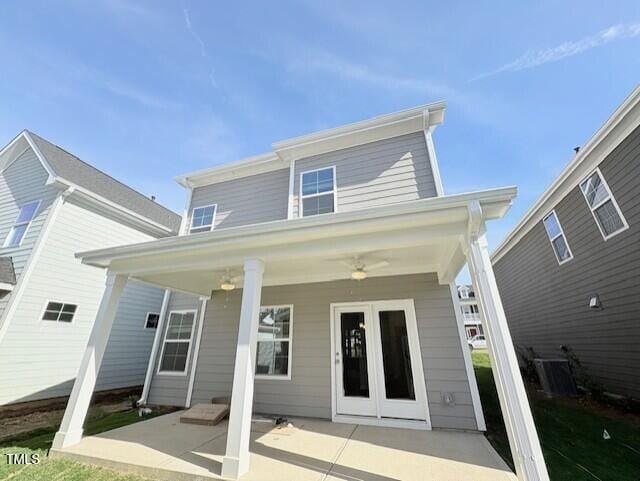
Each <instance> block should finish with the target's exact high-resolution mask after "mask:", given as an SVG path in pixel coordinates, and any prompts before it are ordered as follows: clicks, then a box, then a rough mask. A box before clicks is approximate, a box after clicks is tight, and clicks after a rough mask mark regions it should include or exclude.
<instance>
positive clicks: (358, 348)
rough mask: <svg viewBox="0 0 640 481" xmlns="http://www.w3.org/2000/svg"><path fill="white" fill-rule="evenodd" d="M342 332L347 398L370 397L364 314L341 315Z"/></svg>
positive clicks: (343, 386)
mask: <svg viewBox="0 0 640 481" xmlns="http://www.w3.org/2000/svg"><path fill="white" fill-rule="evenodd" d="M340 330H341V332H342V337H341V339H342V388H343V390H344V395H345V396H352V397H367V398H368V397H369V371H368V368H367V340H366V336H365V325H364V312H343V313H342V314H340Z"/></svg>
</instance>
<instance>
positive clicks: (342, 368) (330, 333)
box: [54, 103, 548, 481]
mask: <svg viewBox="0 0 640 481" xmlns="http://www.w3.org/2000/svg"><path fill="white" fill-rule="evenodd" d="M444 110H445V106H444V104H443V103H436V104H430V105H426V106H420V107H417V108H413V109H409V110H405V111H402V112H396V113H393V114H388V115H384V116H381V117H376V118H373V119H369V120H365V121H362V122H357V123H354V124H349V125H345V126H342V127H338V128H334V129H330V130H326V131H321V132H317V133H312V134H309V135H305V136H302V137H297V138H293V139H289V140H285V141H282V142H277V143H275V144H274V145H273V150H272V151H271V152H269V153H266V154H263V155H258V156H255V157H251V158H248V159H245V160H241V161H239V162H235V163H232V164H228V165H222V166H217V167H213V168H210V169H206V170H203V171H199V172H195V173H192V174H187V175H184V176H181V177H179V178H178V181H179V183H180V184H181V185H183V186H184V187H185V188H187V190H188V195H187V197H188V201H187V205H186V207H185V215H184V217H183V228H182V231H181V234H182V235H180V236H177V237H174V238H170V239H162V240H158V241H153V242H148V243H143V244H132V245H128V246H121V247H114V248H106V249H97V250H92V251H91V252H83V253H80V254H79V256H80V257H81V258H82V262H83V263H85V264H87V265H89V266H96V267H102V268H104V269H105V271H107V272H108V274H109V281H108V290H107V291H106V292H105V296H104V298H103V301H102V304H101V306H102V307H101V312H100V316H99V319H98V322H99V323H96V327H95V329H94V333H95V336H93V337H92V340H91V341H90V343H89V345H88V346H87V351H86V354H85V358H86V359H87V361H86V362H83V365H82V367H81V370H80V373H79V375H78V378H77V380H76V384H75V386H74V390H73V394H72V396H71V400H70V402H69V404H68V406H67V410H66V412H65V416H64V419H63V421H62V424H61V426H60V430H59V431H58V433H57V434H56V437H55V441H54V449H55V450H64V449H66V448H67V447H70V446H73V445H75V444H77V443H79V442H80V440H81V437H82V424H83V422H84V418H85V416H86V412H87V409H88V407H89V402H90V393H91V391H92V390H93V384H94V378H95V376H96V370H97V369H99V367H100V366H99V364H100V363H99V362H96V363H94V362H91V360H92V359H94V358H96V359H98V360H99V359H100V355H101V353H102V352H103V350H104V349H105V346H106V344H107V341H108V339H109V331H110V329H111V325H112V323H113V319H114V315H115V312H116V308H117V306H118V302H119V301H120V299H122V295H121V291H122V286H123V285H124V282H125V279H127V278H132V279H136V280H140V281H145V282H149V283H153V284H155V285H159V286H163V287H165V288H167V289H172V290H175V291H180V293H176V294H172V295H171V299H170V301H169V303H168V308H167V315H166V316H163V318H161V319H160V323H161V324H160V325H161V330H159V331H158V336H157V338H156V342H155V343H154V349H153V351H152V356H151V359H150V364H149V370H148V376H147V379H146V382H145V389H144V393H143V401H144V402H147V403H149V404H171V405H175V406H190V405H192V404H194V403H208V402H211V398H212V397H220V396H231V412H230V417H229V423H228V432H227V438H226V455H225V457H224V459H223V461H222V471H221V473H222V476H223V477H225V478H237V477H238V476H240V475H242V474H243V473H245V472H247V470H248V468H249V436H250V434H251V433H250V428H251V416H252V411H255V412H259V413H268V414H272V415H285V416H305V417H314V418H325V419H330V420H332V421H333V422H345V423H356V424H373V425H378V426H396V427H397V426H402V427H412V428H416V429H447V430H456V429H457V430H470V431H482V430H484V429H485V424H484V418H483V414H482V408H481V406H480V398H479V394H478V389H477V385H476V380H475V376H474V371H473V367H472V365H471V359H470V353H469V349H468V347H467V338H466V334H465V329H464V322H463V319H462V315H461V310H460V306H459V299H458V291H457V287H456V284H455V282H454V280H455V278H456V276H457V274H458V273H459V272H460V270H461V269H462V267H463V266H464V264H465V262H467V261H468V262H469V266H470V271H471V277H472V279H473V281H474V285H475V292H476V294H477V295H478V299H479V304H480V306H481V314H482V316H483V320H484V328H485V332H486V335H487V339H488V343H489V348H490V351H491V353H492V360H493V361H494V370H495V372H496V379H497V381H498V382H497V389H498V395H499V398H500V401H501V406H502V411H503V412H504V413H506V414H505V424H506V427H507V432H508V434H509V438H510V445H511V447H512V448H513V449H512V450H513V456H514V462H515V465H516V470H517V472H518V475H519V476H520V479H522V480H525V479H526V480H544V481H547V480H548V476H547V473H546V468H545V467H544V460H543V459H542V452H541V450H540V446H539V443H538V438H537V434H536V429H535V426H534V424H533V419H532V417H531V412H530V409H529V405H528V402H527V397H526V394H525V391H524V386H523V383H522V379H521V377H520V371H519V369H518V364H517V360H516V356H515V351H514V349H513V345H512V343H511V338H510V335H509V332H508V329H507V324H506V320H505V317H504V312H503V310H502V304H501V301H500V297H499V294H498V291H497V287H496V284H495V279H494V276H493V271H492V268H491V262H490V261H489V253H488V251H487V244H486V240H485V230H486V224H485V222H486V221H490V220H493V219H499V218H501V217H502V216H504V214H505V213H506V212H507V210H508V209H509V207H510V205H511V201H512V199H513V198H514V197H515V195H516V189H515V188H514V187H507V188H500V189H490V190H484V191H475V192H468V193H462V194H455V195H446V194H445V193H444V190H443V187H442V182H441V179H440V174H439V170H438V162H437V160H436V155H435V148H434V143H433V138H432V132H433V130H434V129H435V128H436V126H438V125H440V124H441V123H442V122H443V120H444ZM212 155H215V153H214V152H212ZM208 461H209V458H206V457H203V458H202V461H201V462H208ZM211 462H213V461H211Z"/></svg>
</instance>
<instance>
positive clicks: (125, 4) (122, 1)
mask: <svg viewBox="0 0 640 481" xmlns="http://www.w3.org/2000/svg"><path fill="white" fill-rule="evenodd" d="M104 4H105V6H106V7H107V8H108V9H109V10H110V11H111V12H113V13H114V14H117V15H119V16H121V17H132V16H135V17H137V18H138V19H144V20H152V21H156V20H158V19H159V18H160V14H159V11H158V10H157V9H153V8H148V7H146V6H144V5H141V4H139V3H136V2H132V1H130V0H105V2H104Z"/></svg>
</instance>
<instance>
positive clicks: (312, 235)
mask: <svg viewBox="0 0 640 481" xmlns="http://www.w3.org/2000/svg"><path fill="white" fill-rule="evenodd" d="M515 193H516V189H515V188H513V187H511V188H502V189H493V190H488V191H481V192H474V193H469V194H460V195H451V196H443V197H437V198H432V199H424V200H419V201H415V202H408V203H403V204H396V205H389V206H381V207H379V208H374V209H366V210H361V211H354V212H341V213H335V214H328V215H324V216H316V217H308V218H301V219H289V220H283V221H275V222H268V223H264V224H255V225H249V226H243V227H237V228H230V229H224V230H220V231H213V232H207V233H203V234H194V235H189V236H181V237H173V238H166V239H160V240H157V241H152V242H146V243H142V244H134V245H129V246H122V247H115V248H110V249H102V250H99V251H91V252H84V253H80V254H77V256H78V257H80V258H82V262H83V263H86V264H90V265H94V266H99V267H106V268H108V269H109V270H110V271H111V272H113V273H116V274H126V275H129V276H130V277H131V278H133V279H137V280H140V281H143V282H148V283H151V284H154V285H158V286H161V287H165V288H171V289H175V290H178V291H184V292H189V293H193V294H197V295H203V296H209V295H210V294H211V291H212V290H214V289H217V288H218V286H219V285H220V280H221V278H222V277H223V276H225V275H227V274H228V275H230V276H232V277H233V278H234V280H235V282H236V283H237V284H238V285H241V278H242V266H243V263H244V261H245V260H246V259H250V258H259V259H262V260H263V261H264V262H265V264H266V268H265V273H264V285H282V284H290V283H300V282H315V281H321V280H334V279H345V278H349V277H350V274H351V269H350V268H349V266H346V265H344V262H351V261H352V260H353V259H354V258H355V257H359V258H360V261H361V262H362V264H363V265H364V267H365V270H366V269H367V266H368V265H373V264H378V263H380V262H381V261H386V263H387V264H386V265H384V266H381V267H379V268H377V269H371V270H370V271H368V274H369V275H370V276H387V275H397V274H409V273H419V272H437V273H438V275H439V276H440V277H441V282H450V281H451V280H452V279H451V280H449V279H450V278H451V276H454V277H455V274H457V273H458V272H459V270H460V269H461V268H462V267H463V265H464V262H465V259H464V255H463V254H462V249H461V242H460V241H461V240H462V239H463V238H464V236H465V235H466V232H467V226H468V222H469V209H468V207H469V205H470V204H471V203H472V202H473V203H475V202H477V203H479V204H480V207H481V211H482V217H483V220H491V219H497V218H500V217H502V216H503V215H504V214H505V213H506V211H507V210H508V208H509V206H510V205H511V200H512V199H513V198H514V197H515ZM341 261H342V262H341ZM445 273H446V275H445ZM443 277H446V279H443Z"/></svg>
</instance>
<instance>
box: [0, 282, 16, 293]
mask: <svg viewBox="0 0 640 481" xmlns="http://www.w3.org/2000/svg"><path fill="white" fill-rule="evenodd" d="M14 287H15V286H14V285H13V284H10V283H8V282H0V291H5V292H11V291H12V290H13V288H14Z"/></svg>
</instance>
